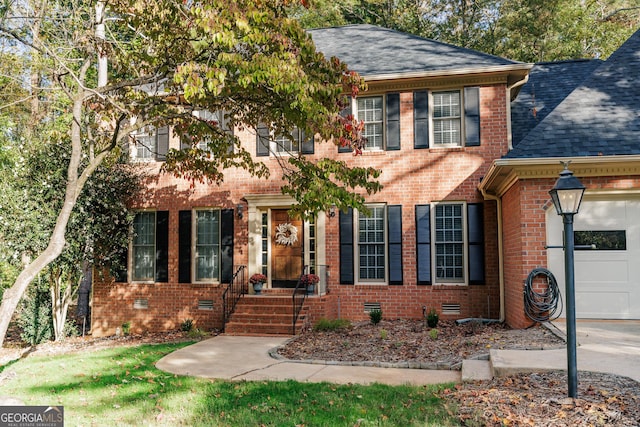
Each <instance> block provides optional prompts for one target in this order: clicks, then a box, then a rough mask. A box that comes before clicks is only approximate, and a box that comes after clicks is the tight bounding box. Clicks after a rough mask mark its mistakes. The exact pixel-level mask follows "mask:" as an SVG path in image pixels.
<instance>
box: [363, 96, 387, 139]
mask: <svg viewBox="0 0 640 427" xmlns="http://www.w3.org/2000/svg"><path fill="white" fill-rule="evenodd" d="M356 117H357V119H358V120H361V121H363V122H364V131H363V136H364V137H365V138H366V139H367V143H366V145H365V150H383V149H384V133H383V125H384V120H383V117H384V116H383V97H382V96H368V97H362V98H358V99H357V113H356Z"/></svg>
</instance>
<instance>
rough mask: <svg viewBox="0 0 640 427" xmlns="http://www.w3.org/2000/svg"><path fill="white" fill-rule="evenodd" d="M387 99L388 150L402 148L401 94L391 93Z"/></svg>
mask: <svg viewBox="0 0 640 427" xmlns="http://www.w3.org/2000/svg"><path fill="white" fill-rule="evenodd" d="M386 100H387V111H386V112H387V123H386V127H387V150H399V149H400V94H399V93H389V94H387V96H386Z"/></svg>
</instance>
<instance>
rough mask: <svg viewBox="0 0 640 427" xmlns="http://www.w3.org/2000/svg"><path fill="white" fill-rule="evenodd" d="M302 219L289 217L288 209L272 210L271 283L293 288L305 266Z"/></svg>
mask: <svg viewBox="0 0 640 427" xmlns="http://www.w3.org/2000/svg"><path fill="white" fill-rule="evenodd" d="M302 231H303V226H302V220H300V219H293V218H290V217H289V213H288V212H287V210H286V209H273V210H272V211H271V248H272V251H271V285H272V286H273V287H274V288H293V287H295V286H296V283H297V282H298V278H299V277H300V274H301V273H302V267H303V251H302V248H303V241H304V239H303V236H302Z"/></svg>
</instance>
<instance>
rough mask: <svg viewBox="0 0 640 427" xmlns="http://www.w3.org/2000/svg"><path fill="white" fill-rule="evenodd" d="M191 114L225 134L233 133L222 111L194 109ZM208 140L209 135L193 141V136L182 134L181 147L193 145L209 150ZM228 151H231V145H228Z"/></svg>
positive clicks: (209, 140)
mask: <svg viewBox="0 0 640 427" xmlns="http://www.w3.org/2000/svg"><path fill="white" fill-rule="evenodd" d="M193 115H194V116H196V117H197V118H199V119H200V120H201V121H203V122H206V123H208V124H209V125H210V126H211V127H214V128H219V129H220V130H222V132H224V133H225V134H227V135H233V128H232V127H231V124H230V123H229V118H228V117H227V116H226V115H225V113H224V111H214V112H211V111H208V110H194V111H193ZM209 142H211V137H207V136H205V137H202V138H198V140H197V141H193V137H192V136H190V135H188V134H187V135H184V136H183V140H182V148H183V149H184V148H188V147H191V146H194V145H195V147H196V148H198V149H200V150H202V151H206V152H210V151H211V149H210V147H209ZM229 151H230V152H232V151H233V146H230V147H229Z"/></svg>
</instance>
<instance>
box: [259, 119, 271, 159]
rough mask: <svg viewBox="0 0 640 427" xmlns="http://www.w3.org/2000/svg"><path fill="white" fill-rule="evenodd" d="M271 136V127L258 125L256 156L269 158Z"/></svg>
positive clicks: (262, 124)
mask: <svg viewBox="0 0 640 427" xmlns="http://www.w3.org/2000/svg"><path fill="white" fill-rule="evenodd" d="M270 140H271V135H270V134H269V127H268V126H267V125H265V124H264V123H260V124H259V125H258V129H257V134H256V156H268V155H269V141H270Z"/></svg>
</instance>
